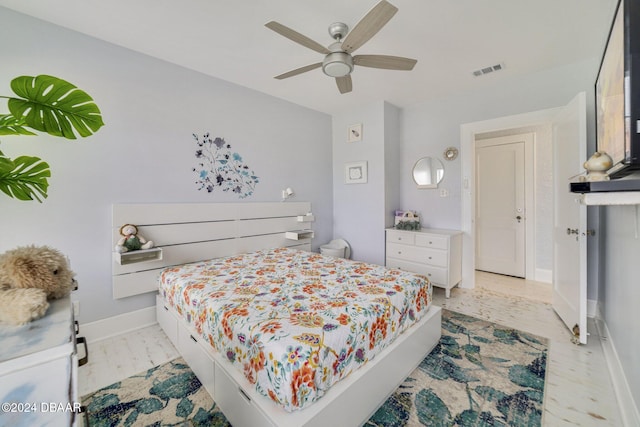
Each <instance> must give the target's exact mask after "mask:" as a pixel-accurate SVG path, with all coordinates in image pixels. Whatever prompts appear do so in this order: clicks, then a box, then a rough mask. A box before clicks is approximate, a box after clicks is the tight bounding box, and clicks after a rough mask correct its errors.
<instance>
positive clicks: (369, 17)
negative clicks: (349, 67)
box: [342, 0, 398, 53]
mask: <svg viewBox="0 0 640 427" xmlns="http://www.w3.org/2000/svg"><path fill="white" fill-rule="evenodd" d="M397 11H398V8H397V7H395V6H394V5H392V4H391V3H389V2H387V1H386V0H382V1H381V2H380V3H378V4H377V5H375V6H374V7H373V9H371V10H370V11H369V12H368V13H367V14H366V15H365V16H364V18H362V19H361V20H360V22H358V23H357V24H356V26H355V27H353V30H351V32H350V33H349V34H347V37H345V39H344V41H343V42H342V49H343V50H344V51H345V52H347V53H350V52H353V51H354V50H356V49H357V48H359V47H360V46H362V45H363V44H365V43H366V42H367V41H368V40H369V39H370V38H371V37H373V36H374V35H376V33H377V32H378V31H380V29H382V27H384V26H385V24H386V23H387V22H389V20H390V19H391V18H393V15H395V14H396V12H397Z"/></svg>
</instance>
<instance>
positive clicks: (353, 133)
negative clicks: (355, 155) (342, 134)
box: [347, 123, 362, 142]
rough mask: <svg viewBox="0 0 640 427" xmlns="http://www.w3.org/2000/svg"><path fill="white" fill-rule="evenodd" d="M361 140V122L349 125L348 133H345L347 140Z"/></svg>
mask: <svg viewBox="0 0 640 427" xmlns="http://www.w3.org/2000/svg"><path fill="white" fill-rule="evenodd" d="M358 141H362V123H359V124H357V125H351V126H349V134H348V135H347V142H358Z"/></svg>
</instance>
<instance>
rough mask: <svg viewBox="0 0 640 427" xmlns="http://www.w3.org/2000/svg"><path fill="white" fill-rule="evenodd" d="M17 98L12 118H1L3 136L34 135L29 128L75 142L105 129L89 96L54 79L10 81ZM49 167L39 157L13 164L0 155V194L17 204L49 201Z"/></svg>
mask: <svg viewBox="0 0 640 427" xmlns="http://www.w3.org/2000/svg"><path fill="white" fill-rule="evenodd" d="M11 89H12V90H13V92H14V93H15V94H16V95H17V96H18V97H17V98H16V97H1V98H7V99H8V100H9V101H8V103H7V106H8V107H9V112H10V114H0V135H35V133H33V132H31V131H30V130H29V129H28V128H31V129H35V130H38V131H41V132H46V133H48V134H49V135H52V136H58V137H63V138H67V139H76V137H77V136H80V137H87V136H90V135H93V134H94V133H96V132H97V131H98V129H100V128H101V127H102V126H104V123H103V121H102V114H101V113H100V109H99V108H98V106H97V105H96V104H95V102H93V98H91V97H90V96H89V95H88V94H87V93H86V92H84V91H82V90H80V89H78V88H77V87H76V86H74V85H73V84H71V83H69V82H67V81H65V80H62V79H59V78H57V77H53V76H47V75H39V76H36V77H31V76H20V77H16V78H15V79H13V80H12V81H11ZM50 176H51V172H50V171H49V165H48V164H47V163H46V162H44V161H42V159H40V158H38V157H31V156H21V157H18V158H16V159H14V160H11V159H10V158H8V157H6V156H5V155H4V154H2V152H1V151H0V190H1V191H2V192H3V193H5V194H6V195H8V196H9V197H13V198H15V199H18V200H37V201H39V202H42V199H44V198H46V197H47V188H48V187H49V183H48V181H47V178H49V177H50Z"/></svg>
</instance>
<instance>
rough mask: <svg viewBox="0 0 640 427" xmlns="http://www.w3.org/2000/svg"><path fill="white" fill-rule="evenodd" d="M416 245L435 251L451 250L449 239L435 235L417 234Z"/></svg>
mask: <svg viewBox="0 0 640 427" xmlns="http://www.w3.org/2000/svg"><path fill="white" fill-rule="evenodd" d="M415 245H416V246H420V247H426V248H434V249H449V238H448V237H447V236H438V235H435V234H416V236H415Z"/></svg>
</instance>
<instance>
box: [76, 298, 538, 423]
mask: <svg viewBox="0 0 640 427" xmlns="http://www.w3.org/2000/svg"><path fill="white" fill-rule="evenodd" d="M547 349H548V342H547V340H546V339H545V338H541V337H538V336H535V335H531V334H528V333H525V332H522V331H518V330H515V329H510V328H507V327H502V326H500V325H496V324H494V323H491V322H486V321H483V320H479V319H476V318H474V317H470V316H466V315H463V314H459V313H455V312H452V311H447V310H444V309H443V310H442V339H441V340H440V343H439V344H438V345H437V346H436V348H434V350H433V351H432V352H431V354H429V356H427V357H426V358H425V359H424V360H423V361H422V363H420V366H419V367H418V368H417V369H416V370H415V371H413V372H412V373H411V375H409V377H407V379H406V380H405V381H404V382H403V383H402V384H401V385H400V387H398V389H397V390H396V391H395V392H394V393H393V394H392V395H391V396H390V397H389V399H387V401H386V402H385V403H384V404H383V405H382V406H381V407H380V409H378V411H377V412H376V413H375V414H374V415H373V416H372V417H371V419H369V420H368V421H367V422H366V423H365V424H364V425H365V426H366V427H391V426H398V427H399V426H472V427H480V426H523V427H534V426H535V427H538V426H541V425H542V411H543V407H542V403H543V394H544V385H545V374H546V368H547ZM82 404H83V405H85V406H86V408H87V412H88V419H89V425H90V426H92V427H93V426H229V425H230V424H229V423H228V422H227V420H226V418H225V417H224V415H223V414H222V412H220V409H219V408H218V407H217V405H216V404H215V403H214V402H213V400H211V397H210V396H209V394H208V393H207V392H206V390H205V389H204V387H202V385H201V384H200V382H199V381H198V379H197V378H196V377H195V375H194V374H193V372H192V371H191V370H190V369H189V367H188V366H187V365H186V364H185V362H184V360H182V359H181V358H178V359H175V360H173V361H171V362H168V363H166V364H164V365H160V366H157V367H155V368H152V369H149V370H148V371H146V372H143V373H141V374H138V375H134V376H133V377H130V378H127V379H125V380H123V381H120V382H118V383H115V384H113V385H111V386H108V387H105V388H103V389H101V390H98V391H96V392H95V393H91V394H89V395H87V396H84V397H83V398H82Z"/></svg>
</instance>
